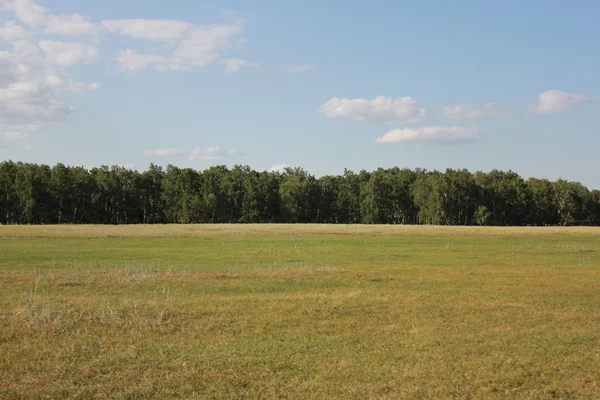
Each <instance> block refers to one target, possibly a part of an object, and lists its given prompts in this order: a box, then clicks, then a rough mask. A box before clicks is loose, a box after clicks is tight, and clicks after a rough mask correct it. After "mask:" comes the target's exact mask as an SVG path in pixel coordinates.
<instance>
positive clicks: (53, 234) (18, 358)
mask: <svg viewBox="0 0 600 400" xmlns="http://www.w3.org/2000/svg"><path fill="white" fill-rule="evenodd" d="M599 393H600V229H598V228H450V227H448V228H442V227H407V226H316V225H296V226H295V225H262V226H258V225H195V226H194V225H191V226H177V225H171V226H121V227H112V226H111V227H107V226H35V227H34V226H31V227H23V226H15V227H13V226H0V398H9V399H12V398H17V399H18V398H23V399H30V398H82V399H83V398H123V399H154V398H160V399H169V398H198V399H260V398H265V399H272V398H290V399H297V398H300V399H304V398H311V399H320V398H343V399H369V398H371V399H386V398H389V399H393V398H415V399H421V398H451V397H459V398H507V399H508V398H511V399H512V398H598V396H599V395H598V394H599Z"/></svg>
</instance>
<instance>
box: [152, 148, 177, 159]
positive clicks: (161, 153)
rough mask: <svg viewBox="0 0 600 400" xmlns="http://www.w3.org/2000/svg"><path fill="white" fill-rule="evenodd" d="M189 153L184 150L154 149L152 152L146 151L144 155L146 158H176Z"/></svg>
mask: <svg viewBox="0 0 600 400" xmlns="http://www.w3.org/2000/svg"><path fill="white" fill-rule="evenodd" d="M186 153H187V152H186V151H185V150H182V149H173V148H170V149H152V150H144V155H145V156H146V157H174V156H183V155H185V154H186Z"/></svg>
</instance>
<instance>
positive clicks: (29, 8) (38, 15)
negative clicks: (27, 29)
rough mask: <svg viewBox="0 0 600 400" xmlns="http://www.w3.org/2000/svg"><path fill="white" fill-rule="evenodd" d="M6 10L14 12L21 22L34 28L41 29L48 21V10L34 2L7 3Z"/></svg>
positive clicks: (17, 0) (26, 0) (24, 0)
mask: <svg viewBox="0 0 600 400" xmlns="http://www.w3.org/2000/svg"><path fill="white" fill-rule="evenodd" d="M5 8H6V9H9V10H12V11H14V13H15V15H16V16H17V19H18V20H19V21H21V22H23V23H25V24H27V25H29V26H31V27H32V28H39V27H40V26H42V25H43V24H44V22H45V20H46V9H45V8H44V7H42V6H40V5H39V4H37V3H36V2H35V1H33V0H12V1H7V2H6V5H5Z"/></svg>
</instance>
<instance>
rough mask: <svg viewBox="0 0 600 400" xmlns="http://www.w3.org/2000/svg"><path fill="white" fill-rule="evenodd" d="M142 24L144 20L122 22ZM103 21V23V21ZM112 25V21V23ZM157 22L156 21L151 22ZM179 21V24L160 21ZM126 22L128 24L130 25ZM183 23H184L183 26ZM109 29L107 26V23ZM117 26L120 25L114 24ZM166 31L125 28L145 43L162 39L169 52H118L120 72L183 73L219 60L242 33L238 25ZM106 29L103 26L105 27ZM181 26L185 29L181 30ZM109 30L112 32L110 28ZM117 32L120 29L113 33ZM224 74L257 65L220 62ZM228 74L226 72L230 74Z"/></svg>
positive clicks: (216, 25) (197, 26)
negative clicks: (222, 52) (223, 66)
mask: <svg viewBox="0 0 600 400" xmlns="http://www.w3.org/2000/svg"><path fill="white" fill-rule="evenodd" d="M126 21H146V20H126ZM105 22H106V21H105ZM113 22H114V21H113ZM153 22H154V23H158V22H159V21H153ZM162 22H170V23H175V22H181V21H162ZM130 23H131V22H129V23H128V24H130ZM186 24H187V23H186ZM108 25H109V26H110V25H111V24H108ZM115 25H117V26H119V27H120V28H119V29H121V28H123V29H125V27H121V26H120V25H122V24H115ZM124 25H127V24H124ZM173 25H174V26H175V27H178V28H174V27H171V28H169V29H167V28H166V26H169V24H166V25H165V27H163V29H162V30H158V32H155V33H150V32H146V30H145V29H142V28H140V27H141V26H145V25H144V24H138V25H136V26H137V27H136V28H135V29H134V28H132V27H127V29H125V31H127V32H130V33H129V34H130V35H135V36H134V37H138V38H142V39H146V40H166V41H168V42H169V43H168V47H170V48H171V50H170V51H166V52H165V54H143V53H140V52H138V51H137V50H134V49H128V50H122V51H120V52H119V53H118V55H117V62H118V63H119V68H120V69H121V70H122V71H126V72H134V71H138V70H142V69H146V68H149V67H153V68H154V69H156V70H157V71H160V72H168V71H184V70H189V69H192V68H199V67H204V66H206V65H209V64H211V63H213V62H215V61H216V60H218V59H219V55H220V52H221V51H223V50H228V49H230V48H231V47H232V45H233V41H234V39H235V38H236V37H237V36H239V34H240V33H241V31H242V25H241V23H233V24H215V25H208V26H200V25H192V24H187V25H182V24H173ZM105 26H106V24H105ZM184 27H185V29H184ZM111 29H115V28H114V27H111ZM117 31H120V30H117ZM223 63H225V65H226V68H227V70H228V71H231V72H235V71H237V70H239V69H240V68H241V67H243V66H256V65H257V64H255V63H251V62H249V61H245V60H240V59H230V60H223ZM231 72H230V73H231Z"/></svg>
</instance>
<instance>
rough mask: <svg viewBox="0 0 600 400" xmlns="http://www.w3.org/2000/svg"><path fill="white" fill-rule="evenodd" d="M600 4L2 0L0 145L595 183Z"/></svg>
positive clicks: (101, 158) (75, 157)
mask: <svg viewBox="0 0 600 400" xmlns="http://www.w3.org/2000/svg"><path fill="white" fill-rule="evenodd" d="M599 15H600V2H598V1H596V0H590V1H586V0H578V1H576V2H573V1H566V0H564V1H558V0H554V1H553V0H544V1H542V0H539V1H537V0H530V1H526V2H524V1H521V0H519V1H514V0H506V1H502V2H500V1H494V2H491V1H485V2H484V1H475V0H473V1H466V0H463V1H460V0H453V1H449V0H445V1H431V0H430V1H428V0H420V1H399V0H397V1H377V0H373V1H368V2H367V1H353V0H348V1H328V2H324V1H315V0H305V1H303V2H291V1H275V0H271V1H266V0H264V1H261V0H254V1H241V0H237V1H236V0H219V1H211V2H208V1H187V0H171V1H169V2H166V1H163V0H160V1H159V0H143V1H142V0H127V1H123V0H119V1H117V0H103V1H91V0H37V1H33V0H0V160H3V159H11V160H14V161H24V162H36V163H44V164H49V165H54V164H56V163H58V162H62V163H64V164H67V165H80V166H85V167H87V168H92V167H95V166H100V165H121V166H125V167H127V168H134V169H138V170H145V169H146V168H147V166H148V165H149V164H150V163H151V162H153V163H155V164H159V165H167V164H174V165H177V166H180V167H191V168H195V169H199V170H203V169H206V168H208V167H209V166H211V165H228V166H233V165H235V164H242V165H249V166H251V167H252V168H254V169H257V170H276V169H280V168H282V167H283V166H299V167H303V168H304V169H306V170H307V171H309V172H310V173H312V174H314V175H316V176H322V175H327V174H341V173H343V171H344V169H345V168H348V169H351V170H354V171H355V172H358V171H360V170H362V169H366V170H374V169H377V168H378V167H384V168H389V167H395V166H397V167H401V168H404V167H407V168H425V169H428V170H434V169H438V170H445V169H446V168H460V169H462V168H467V169H469V170H471V171H489V170H492V169H501V170H513V171H515V172H518V173H519V174H521V175H522V176H523V177H524V178H528V177H531V176H535V177H539V178H549V179H558V178H563V179H568V180H574V181H579V182H582V183H584V184H585V185H587V186H588V187H590V188H596V189H600V150H599V149H600V77H599V76H598V71H599V70H600V52H599V51H598V42H599V39H600V26H599V25H598V23H597V19H598V16H599Z"/></svg>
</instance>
